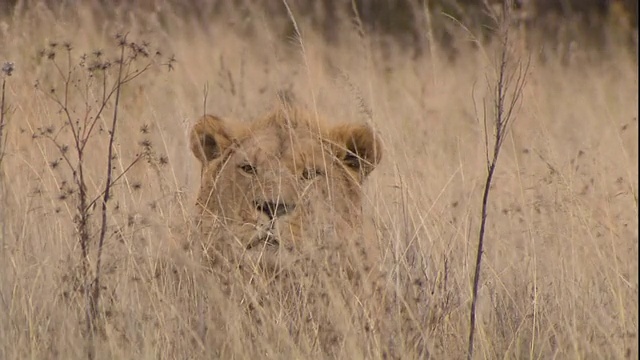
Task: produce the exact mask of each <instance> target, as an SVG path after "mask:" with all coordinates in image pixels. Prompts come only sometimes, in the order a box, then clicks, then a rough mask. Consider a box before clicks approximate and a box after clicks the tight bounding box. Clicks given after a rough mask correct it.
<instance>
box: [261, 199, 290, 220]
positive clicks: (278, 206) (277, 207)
mask: <svg viewBox="0 0 640 360" xmlns="http://www.w3.org/2000/svg"><path fill="white" fill-rule="evenodd" d="M256 208H257V209H258V210H260V211H262V212H263V213H265V214H266V215H267V216H268V217H269V220H273V219H274V218H276V217H278V216H282V215H285V214H286V213H288V212H290V211H292V210H293V208H295V205H293V204H285V203H274V202H271V201H265V202H263V203H256Z"/></svg>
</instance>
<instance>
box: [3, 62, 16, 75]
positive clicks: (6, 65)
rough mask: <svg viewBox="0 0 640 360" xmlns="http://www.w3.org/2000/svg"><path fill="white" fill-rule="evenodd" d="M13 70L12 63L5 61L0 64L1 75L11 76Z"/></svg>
mask: <svg viewBox="0 0 640 360" xmlns="http://www.w3.org/2000/svg"><path fill="white" fill-rule="evenodd" d="M13 70H15V65H14V64H13V63H12V62H9V61H7V62H5V63H4V64H2V73H3V74H5V76H11V74H12V73H13Z"/></svg>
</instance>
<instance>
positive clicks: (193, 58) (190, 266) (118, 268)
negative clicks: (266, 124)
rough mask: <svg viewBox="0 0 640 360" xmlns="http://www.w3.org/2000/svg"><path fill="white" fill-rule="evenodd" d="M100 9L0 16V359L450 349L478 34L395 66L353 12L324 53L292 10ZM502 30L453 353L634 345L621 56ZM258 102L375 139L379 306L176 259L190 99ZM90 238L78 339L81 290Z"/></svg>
mask: <svg viewBox="0 0 640 360" xmlns="http://www.w3.org/2000/svg"><path fill="white" fill-rule="evenodd" d="M100 9H101V8H100V7H99V6H98V5H95V6H89V5H76V6H73V7H71V6H69V7H63V8H61V9H56V10H50V9H49V8H47V7H45V6H44V5H41V4H40V5H38V4H35V3H34V4H32V5H29V6H27V7H18V8H17V10H15V11H14V12H12V13H6V14H2V15H1V16H0V61H2V62H4V61H7V62H12V63H13V64H14V65H13V66H14V67H13V69H9V68H8V67H7V66H8V65H5V69H4V71H3V74H2V80H3V81H4V84H5V85H4V90H3V93H4V99H5V100H4V108H5V111H4V115H3V121H4V127H3V128H2V133H1V134H2V135H1V136H2V137H1V139H0V140H1V147H0V154H1V155H0V156H2V158H1V159H2V160H1V161H2V162H1V164H0V166H1V167H0V246H1V247H0V264H1V270H0V359H26V358H32V359H77V358H87V356H88V354H89V355H91V356H93V357H95V358H99V359H121V358H122V359H151V358H153V359H200V358H202V359H209V358H224V359H227V358H234V359H245V358H254V359H258V358H280V359H285V358H287V359H288V358H297V359H306V358H341V359H359V358H368V359H376V358H403V359H411V358H427V357H431V358H434V359H443V358H451V359H460V358H464V357H465V356H466V351H467V336H468V333H469V306H470V300H471V294H472V291H471V289H472V280H473V271H474V262H475V254H476V246H477V239H478V227H479V224H480V205H481V196H482V189H483V186H484V181H485V177H486V171H487V169H486V155H485V146H486V144H485V127H484V125H483V120H482V119H483V114H485V113H486V114H487V116H488V119H489V120H488V121H489V123H490V121H491V120H490V119H491V116H492V113H493V110H492V107H491V104H492V101H493V98H492V96H493V93H492V92H491V91H490V89H491V88H490V86H492V84H494V83H495V79H496V69H497V65H498V64H499V60H498V54H499V52H498V49H497V46H496V44H494V43H492V42H490V41H486V42H483V43H482V44H480V43H477V42H474V41H473V36H472V35H473V34H470V33H469V32H468V31H467V30H466V29H464V27H463V25H462V24H461V25H460V29H459V32H458V35H457V36H456V38H455V39H453V40H452V44H451V45H449V46H450V47H455V49H456V51H455V52H451V51H449V49H447V48H444V47H442V46H440V45H435V44H432V46H431V47H430V51H425V52H423V53H422V54H418V55H416V54H415V53H414V52H412V51H410V50H409V49H408V48H407V47H406V46H404V45H402V43H399V42H394V41H388V39H382V38H380V37H378V36H375V35H372V34H369V33H368V32H366V31H363V29H362V28H359V27H358V23H357V21H356V22H348V21H345V22H344V23H341V24H339V26H340V32H339V34H340V36H339V38H338V39H337V40H336V41H333V42H330V43H328V42H326V41H325V40H323V39H322V37H320V36H319V35H318V34H316V33H315V32H314V31H313V30H312V27H311V26H310V25H309V24H307V23H306V22H305V21H304V19H299V20H298V21H297V22H296V26H297V27H298V29H299V31H300V34H301V36H295V31H293V32H292V31H291V22H290V20H291V19H289V20H287V21H284V20H283V21H281V22H278V21H275V20H272V19H271V18H270V16H269V15H268V14H266V13H261V12H259V11H257V10H256V11H253V12H251V11H248V12H247V11H237V12H229V14H228V15H225V16H222V17H219V18H217V20H216V21H211V22H210V23H209V24H206V25H203V24H202V23H200V22H197V21H191V20H190V19H189V18H188V17H184V16H178V15H172V12H171V11H170V9H168V8H158V9H157V11H155V12H154V11H150V10H140V11H135V10H127V11H125V10H122V11H118V10H113V11H110V12H108V13H107V12H104V11H101V10H100ZM291 10H292V15H293V17H294V18H295V17H296V8H295V7H292V9H291ZM432 16H438V14H432ZM249 25H250V26H249ZM336 26H338V25H336ZM287 29H288V30H287ZM117 34H120V35H122V36H120V37H116V35H117ZM125 34H126V42H125V43H123V45H125V46H119V45H118V42H119V41H120V40H121V39H123V38H124V35H125ZM292 34H293V35H292ZM519 35H521V34H520V33H518V32H517V31H516V30H514V32H513V33H512V36H511V39H512V40H511V41H512V42H511V45H512V48H511V50H510V51H512V54H514V56H515V58H516V59H523V60H524V61H525V62H527V61H530V62H529V64H530V65H529V67H528V72H527V77H526V84H525V86H524V88H523V92H522V97H521V101H520V102H518V104H517V106H516V110H515V112H514V115H513V116H514V120H513V123H512V126H511V128H510V131H509V133H508V135H507V137H506V138H505V139H504V142H503V149H502V152H501V154H500V159H499V162H498V166H497V170H496V174H495V178H494V182H493V186H492V189H491V193H490V199H489V208H488V209H489V217H488V219H487V230H486V239H485V248H484V250H485V251H484V258H483V263H482V273H481V274H482V277H481V279H480V288H479V294H478V295H479V297H478V323H477V330H476V346H475V355H474V358H478V359H496V358H509V359H522V358H525V359H532V358H536V359H538V358H540V359H547V358H559V359H564V358H571V359H574V358H584V359H631V358H637V356H638V332H637V330H638V204H637V192H638V120H637V118H638V63H637V57H636V50H635V49H634V50H630V49H628V48H627V47H626V45H624V44H617V43H616V42H615V41H612V42H610V43H609V44H607V47H606V48H604V49H603V48H601V49H599V50H598V51H596V50H592V49H590V48H588V47H587V46H581V44H573V43H572V44H568V45H566V46H564V47H563V46H562V45H560V46H546V45H545V44H544V43H542V42H531V43H526V42H524V41H523V40H522V38H520V37H519ZM129 42H135V44H137V45H136V46H130V43H129ZM122 49H126V51H127V52H126V55H125V56H126V59H125V60H121V61H120V62H118V61H117V60H116V59H117V58H118V57H119V56H120V55H121V52H120V51H121V50H122ZM563 49H564V50H563ZM83 54H84V55H85V56H83ZM174 60H175V61H174ZM122 63H126V64H128V65H127V66H125V67H124V72H125V73H126V74H129V75H131V78H130V81H127V82H124V83H122V86H121V88H120V90H121V91H120V93H119V97H118V99H119V101H118V103H117V104H116V103H115V101H114V100H115V94H114V96H113V97H111V98H108V99H106V100H105V98H104V91H103V90H104V89H111V88H112V86H113V81H114V80H113V79H117V75H118V69H119V68H121V67H120V66H119V65H120V64H122ZM70 64H71V66H70ZM70 69H72V71H71V72H69V70H70ZM143 69H144V71H139V72H137V71H138V70H143ZM127 71H128V72H127ZM9 72H10V73H11V74H10V76H9ZM138 73H139V74H140V75H139V76H138V75H137V74H138ZM65 79H70V80H69V81H66V80H65ZM103 81H106V83H105V82H103ZM105 84H106V85H105ZM281 91H286V92H288V93H291V94H294V95H295V97H296V98H297V99H298V101H299V102H301V103H302V104H304V105H305V106H306V107H307V108H309V109H311V111H314V112H315V111H317V112H318V113H321V114H324V115H325V116H326V117H327V118H329V119H354V120H358V121H367V122H369V123H370V124H371V125H372V126H373V127H374V128H375V129H376V131H377V132H378V133H379V134H380V137H381V140H382V142H383V145H384V154H383V160H382V162H381V164H380V165H379V166H378V167H377V168H376V170H375V171H374V172H373V173H372V174H371V176H370V178H369V179H368V181H367V182H366V183H365V189H364V191H365V194H366V196H365V200H364V204H363V209H364V213H365V215H366V216H367V218H368V219H369V220H371V222H372V223H373V224H374V226H375V229H374V230H375V231H372V232H371V233H370V234H369V236H371V237H372V238H373V239H374V240H375V241H376V242H377V243H378V244H380V245H381V248H382V249H383V251H382V252H381V259H380V261H379V267H380V269H382V273H384V283H385V286H386V288H387V289H388V292H389V293H390V294H392V295H389V299H392V300H390V301H387V303H388V304H390V305H389V306H387V307H386V308H383V309H380V308H376V307H375V306H374V305H376V303H377V302H379V301H380V300H379V299H377V298H370V299H366V298H356V296H355V295H350V294H352V293H354V291H352V289H351V288H350V286H351V285H350V284H349V282H346V281H342V280H343V279H334V278H332V276H331V272H328V273H327V274H324V275H318V276H319V277H318V278H317V279H315V280H309V279H306V280H304V281H302V280H301V282H302V283H303V284H302V285H300V286H298V287H297V288H296V289H297V290H296V291H297V292H296V293H295V296H294V295H291V294H289V295H287V294H288V293H286V292H282V293H280V296H281V298H277V299H276V301H264V302H263V301H261V300H260V296H259V294H260V293H261V291H263V290H264V289H265V288H267V289H269V288H274V287H277V286H279V285H278V283H277V281H275V280H272V281H271V282H259V281H256V282H255V283H247V282H243V281H242V277H240V276H238V277H237V278H236V280H237V281H235V282H234V281H231V283H226V284H220V283H219V282H218V281H217V280H215V279H213V277H210V276H208V274H209V273H208V270H207V269H206V266H203V265H202V264H201V263H200V262H198V260H197V256H195V255H194V253H195V252H194V251H192V250H193V249H194V248H197V239H198V236H197V234H196V233H197V232H196V231H195V230H194V226H193V216H194V201H195V195H196V192H197V190H198V186H199V183H200V168H199V163H198V162H197V160H196V159H195V157H194V156H193V155H192V153H191V151H190V150H189V146H188V132H189V129H190V127H191V126H192V124H193V123H194V122H195V120H196V119H197V118H198V116H199V115H201V114H202V113H203V112H204V111H205V109H206V111H208V112H212V113H215V114H218V115H220V116H224V117H230V118H242V119H244V118H252V117H255V116H257V115H259V114H261V113H263V112H265V111H268V110H269V109H270V108H271V107H272V106H273V104H274V101H275V99H276V94H277V93H278V92H281ZM103 103H104V104H106V105H105V106H104V109H103V110H102V112H100V114H99V116H97V117H95V119H96V120H97V121H95V126H94V128H93V129H92V132H91V135H90V136H88V137H87V138H86V144H87V145H86V147H84V148H83V155H82V158H81V159H79V158H78V156H77V152H76V149H75V145H74V134H73V132H72V131H71V129H72V126H71V125H70V124H69V123H68V120H69V119H70V120H71V122H72V123H74V124H76V126H78V127H76V129H82V126H83V124H87V121H88V123H92V122H91V121H92V119H94V116H96V114H98V111H99V110H100V108H101V104H103ZM483 104H485V105H483ZM116 109H117V114H116V116H117V119H118V122H117V126H116V132H115V133H114V136H113V139H114V142H113V147H112V148H113V154H112V158H111V160H112V161H111V167H112V174H111V177H110V179H111V180H108V179H109V177H108V175H107V166H108V165H107V160H108V155H107V151H108V148H109V139H110V136H109V135H110V129H111V125H112V119H113V117H114V111H115V110H116ZM65 122H66V123H65ZM85 130H86V128H85ZM488 131H489V140H490V141H491V139H490V137H491V129H489V130H488ZM80 160H81V161H82V162H83V178H84V179H85V181H84V182H85V185H86V188H84V189H80V188H79V187H78V186H77V185H76V182H75V180H74V179H77V177H78V176H79V174H78V172H77V169H78V167H77V165H74V164H78V163H79V161H80ZM70 165H73V166H74V167H73V168H74V169H76V172H75V173H74V171H73V170H72V169H71V167H70ZM114 179H116V180H115V181H114ZM107 181H112V182H113V187H112V189H111V191H112V192H111V198H110V199H109V201H108V202H107V205H106V208H105V210H106V213H107V214H108V217H107V218H106V223H105V226H104V227H103V226H102V220H103V217H102V214H103V212H102V199H103V198H102V196H103V195H104V193H103V192H104V188H105V184H106V183H107ZM80 192H83V193H85V195H86V197H87V204H85V205H86V206H85V214H86V218H85V219H84V220H83V219H81V217H80V211H79V210H78V208H79V206H78V204H79V196H80ZM81 227H82V228H83V229H86V231H87V232H86V234H85V235H86V243H85V244H84V245H85V246H82V244H81V241H80V238H81V236H80V234H79V229H80V228H81ZM103 228H104V229H105V231H106V232H105V234H104V237H103V239H104V243H103V247H102V250H101V251H102V255H101V256H102V259H101V261H102V263H101V280H100V281H101V283H100V285H99V287H100V303H99V304H100V305H99V307H98V308H97V309H95V314H96V319H98V320H97V321H99V325H95V329H97V330H95V331H93V330H87V329H88V327H87V324H86V323H87V320H86V316H87V313H88V312H90V309H88V308H87V307H88V305H87V300H86V297H87V294H86V292H85V290H86V283H87V279H91V278H92V276H95V270H94V269H95V266H96V261H97V253H98V249H99V244H98V242H99V240H98V239H100V237H101V230H102V229H103ZM194 244H195V245H194ZM85 247H86V249H85V250H86V253H87V254H86V255H87V256H86V257H83V256H82V254H83V248H85ZM83 269H84V270H83ZM87 269H88V270H87ZM232 278H233V277H232ZM223 285H224V287H226V288H227V290H228V291H227V292H224V291H221V290H220V289H221V287H222V286H223ZM318 288H322V289H324V290H326V291H324V292H323V294H324V295H323V296H324V298H323V300H326V301H324V302H322V304H323V305H318V304H315V302H314V301H313V296H314V295H313V294H315V293H316V291H317V290H318ZM229 294H231V295H229ZM287 296H293V297H295V299H293V301H291V299H289V298H287ZM283 299H286V301H285V300H283ZM279 300H282V301H279ZM310 304H315V305H313V306H311V305H310ZM318 319H320V320H318ZM321 324H324V325H321ZM371 324H375V325H371ZM326 328H330V329H332V330H331V332H332V335H326V334H323V331H324V330H323V329H326ZM89 333H91V334H93V335H91V334H89ZM89 342H90V343H91V344H92V345H91V346H89V345H87V344H88V343H89ZM327 343H331V344H330V345H331V346H327ZM327 349H330V350H327Z"/></svg>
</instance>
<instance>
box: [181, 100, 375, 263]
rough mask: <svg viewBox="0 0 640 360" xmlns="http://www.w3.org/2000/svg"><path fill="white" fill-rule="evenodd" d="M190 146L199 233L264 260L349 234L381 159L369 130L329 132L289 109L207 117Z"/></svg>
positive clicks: (341, 127)
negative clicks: (197, 183)
mask: <svg viewBox="0 0 640 360" xmlns="http://www.w3.org/2000/svg"><path fill="white" fill-rule="evenodd" d="M190 142H191V150H192V151H193V153H194V155H195V156H196V158H197V159H198V160H200V163H201V164H202V173H201V187H200V192H199V195H198V199H197V206H198V209H199V213H200V214H199V215H200V222H201V227H203V228H204V229H206V232H207V234H208V236H209V237H210V238H211V240H213V241H215V242H224V243H226V244H227V245H234V246H238V247H239V248H241V249H242V250H243V251H244V252H259V253H261V254H264V253H265V252H277V251H279V250H281V249H292V248H295V247H296V246H297V245H298V244H300V243H302V242H307V241H310V239H324V238H326V237H327V236H328V234H333V235H337V237H335V236H334V238H340V237H341V236H344V235H346V234H347V233H348V232H350V231H353V229H354V228H355V227H357V226H358V225H359V223H360V222H361V217H362V207H361V200H362V184H363V182H364V181H365V179H366V178H367V176H368V175H369V174H370V173H371V171H372V170H373V169H374V168H375V167H376V165H377V164H378V163H379V162H380V159H381V154H382V152H381V145H380V141H379V139H378V138H377V136H376V134H375V133H374V131H373V130H372V129H371V128H370V127H369V126H367V125H366V124H357V123H344V124H337V125H332V126H331V125H328V123H327V122H325V121H323V120H322V119H319V118H317V116H314V115H312V114H310V113H308V112H306V111H305V110H302V109H300V108H296V107H292V106H279V107H278V108H277V109H276V110H274V111H272V112H271V113H269V114H268V115H266V116H264V117H262V118H260V119H258V120H255V121H253V122H251V123H245V122H238V121H230V120H225V119H221V118H219V117H216V116H212V115H205V116H203V117H202V118H200V119H199V120H198V122H197V123H196V124H195V126H194V127H193V129H192V131H191V135H190Z"/></svg>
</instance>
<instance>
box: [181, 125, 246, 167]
mask: <svg viewBox="0 0 640 360" xmlns="http://www.w3.org/2000/svg"><path fill="white" fill-rule="evenodd" d="M237 136H238V130H237V126H235V124H233V123H231V122H229V121H226V120H222V119H220V118H219V117H216V116H213V115H204V116H203V117H201V118H200V119H199V120H198V122H197V123H196V124H195V125H194V126H193V128H192V129H191V136H190V139H189V140H190V142H191V151H193V154H194V155H195V156H196V158H198V160H200V162H201V163H203V164H205V163H207V162H209V161H211V160H214V159H216V158H218V157H219V156H220V155H222V153H223V152H224V150H225V149H226V148H227V147H229V146H230V145H231V144H232V143H233V141H234V140H235V139H236V138H237Z"/></svg>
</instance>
